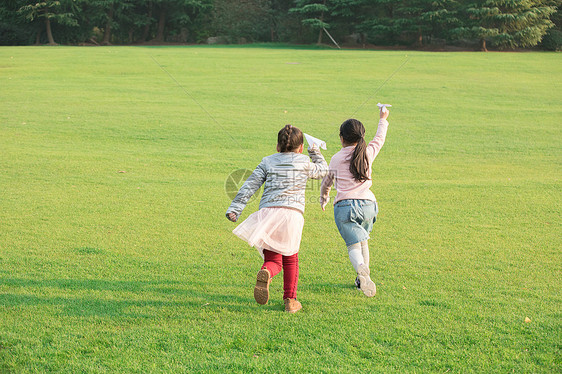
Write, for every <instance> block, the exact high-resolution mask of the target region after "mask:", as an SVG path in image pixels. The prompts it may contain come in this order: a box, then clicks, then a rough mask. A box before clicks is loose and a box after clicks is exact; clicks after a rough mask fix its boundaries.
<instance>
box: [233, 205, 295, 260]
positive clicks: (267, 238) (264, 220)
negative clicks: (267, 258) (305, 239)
mask: <svg viewBox="0 0 562 374" xmlns="http://www.w3.org/2000/svg"><path fill="white" fill-rule="evenodd" d="M303 227H304V217H303V215H302V213H301V212H299V211H298V210H295V209H290V208H262V209H260V210H258V211H257V212H255V213H252V214H250V216H249V217H248V218H246V219H245V220H244V222H242V223H241V224H240V225H238V227H236V228H235V229H234V230H233V231H232V232H233V233H234V234H235V235H236V236H238V237H239V238H240V239H242V240H244V241H246V242H248V244H249V245H251V246H252V247H256V249H257V250H258V252H259V253H260V255H261V256H262V257H263V250H264V249H267V250H269V251H273V252H277V253H280V254H282V255H283V256H292V255H294V254H295V253H298V251H299V247H300V245H301V237H302V228H303Z"/></svg>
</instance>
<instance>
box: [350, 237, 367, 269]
mask: <svg viewBox="0 0 562 374" xmlns="http://www.w3.org/2000/svg"><path fill="white" fill-rule="evenodd" d="M347 253H348V254H349V261H351V265H353V268H354V269H355V271H356V272H359V266H361V265H362V264H364V263H365V261H364V260H363V254H362V253H361V243H355V244H352V245H350V246H348V247H347Z"/></svg>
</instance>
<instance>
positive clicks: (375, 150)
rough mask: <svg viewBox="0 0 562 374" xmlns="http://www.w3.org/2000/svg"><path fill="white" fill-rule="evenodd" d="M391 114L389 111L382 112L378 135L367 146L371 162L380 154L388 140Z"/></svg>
mask: <svg viewBox="0 0 562 374" xmlns="http://www.w3.org/2000/svg"><path fill="white" fill-rule="evenodd" d="M388 115H389V112H388V109H387V110H386V111H384V112H383V111H382V110H381V112H380V120H379V125H378V127H377V133H376V134H375V137H374V138H373V140H371V141H370V142H369V144H368V145H367V158H368V159H369V160H374V159H375V157H377V155H378V154H379V152H380V150H381V148H382V146H383V145H384V141H385V139H386V130H387V129H388V121H387V120H386V119H387V118H388Z"/></svg>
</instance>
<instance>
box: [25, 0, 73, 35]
mask: <svg viewBox="0 0 562 374" xmlns="http://www.w3.org/2000/svg"><path fill="white" fill-rule="evenodd" d="M68 5H70V7H69V8H71V7H72V1H71V2H70V3H69V4H68ZM19 12H20V13H21V14H23V15H24V16H25V18H26V19H27V20H28V21H30V22H34V21H36V20H38V19H41V18H42V19H44V20H45V30H46V32H47V38H48V40H49V44H50V45H56V44H57V43H56V42H55V39H54V38H53V33H52V28H51V26H52V25H51V21H53V22H57V23H60V24H63V25H68V26H77V25H78V22H77V21H76V19H75V17H74V14H73V13H72V12H64V8H63V6H62V5H61V2H60V1H54V0H47V1H42V2H38V3H35V4H29V5H24V6H22V7H21V8H20V9H19Z"/></svg>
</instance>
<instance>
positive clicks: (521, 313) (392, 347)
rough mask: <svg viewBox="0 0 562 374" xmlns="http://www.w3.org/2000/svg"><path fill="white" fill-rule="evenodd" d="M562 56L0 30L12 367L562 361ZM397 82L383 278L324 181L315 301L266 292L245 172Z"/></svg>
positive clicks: (5, 357) (309, 267)
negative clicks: (240, 234) (354, 250)
mask: <svg viewBox="0 0 562 374" xmlns="http://www.w3.org/2000/svg"><path fill="white" fill-rule="evenodd" d="M153 58H154V59H155V60H156V61H157V62H158V63H159V64H161V65H162V67H163V68H164V69H166V70H167V71H168V72H169V73H170V74H172V76H173V77H174V78H175V79H177V81H178V82H179V83H180V84H181V85H182V86H183V87H184V88H185V89H186V90H187V93H186V92H184V91H183V90H182V88H180V87H179V86H178V85H177V84H176V82H174V80H173V79H172V78H170V76H168V75H167V74H166V72H165V71H164V70H162V69H161V68H160V67H159V66H158V65H157V63H155V61H154V60H153ZM407 59H409V60H407ZM406 60H407V61H408V62H407V63H406V64H405V65H404V66H403V67H402V69H400V70H399V71H398V72H397V73H396V74H395V75H394V76H393V77H392V79H391V80H390V81H388V82H387V83H386V84H385V85H384V86H383V87H382V88H381V89H380V91H379V92H378V93H377V94H376V95H375V96H373V94H374V93H375V91H376V90H377V88H378V87H379V86H380V85H381V84H382V83H383V82H384V81H385V80H386V79H387V78H388V77H389V76H390V75H391V74H392V73H393V72H395V71H396V69H397V68H398V67H399V66H400V65H401V64H402V63H403V62H404V61H406ZM561 78H562V56H561V55H560V54H554V53H423V52H404V51H400V52H395V51H393V52H383V51H351V50H347V51H338V50H317V49H311V50H306V49H289V48H207V47H175V48H158V47H153V48H149V47H147V48H142V47H137V48H134V47H107V48H102V47H100V48H80V47H74V48H72V47H54V48H44V47H41V48H37V47H35V48H34V47H19V48H11V47H10V48H9V47H3V48H0V87H1V89H0V373H28V372H63V373H80V372H92V373H94V372H95V373H104V372H108V373H109V372H112V373H113V372H123V373H147V372H151V373H152V372H154V373H159V372H173V373H176V372H240V373H243V372H276V373H286V372H298V373H302V372H324V373H328V372H331V373H336V372H337V373H340V372H341V373H355V372H385V373H386V372H397V373H398V372H400V373H403V372H435V373H445V372H448V373H467V372H479V373H482V372H486V373H489V372H498V373H505V372H512V371H513V372H519V373H521V372H527V373H539V372H545V373H546V372H557V371H559V370H560V366H561V359H560V347H561V340H560V336H561V322H560V321H561V305H562V304H561V299H562V296H561V292H560V284H561V283H560V276H561V267H562V266H561V251H560V247H561V244H562V232H561V222H560V215H561V207H562V204H561V199H560V191H561V188H562V167H561V166H562V147H561V142H562V134H561V123H562V107H561V105H560V103H561V102H562V87H561V84H560V82H561ZM190 95H191V96H192V97H190ZM193 98H195V100H196V101H197V102H196V101H194V100H193ZM369 98H371V100H370V101H368V102H367V103H366V104H365V105H363V106H361V105H362V104H363V103H364V102H365V101H366V100H367V99H369ZM378 101H381V102H388V103H391V104H393V108H392V109H393V110H392V112H391V116H390V118H389V122H390V127H389V131H388V136H387V141H386V144H385V146H384V148H383V149H382V151H381V153H380V155H379V157H378V158H377V159H376V161H375V163H374V184H373V191H374V192H375V195H376V196H377V199H378V201H379V204H380V213H379V217H378V221H377V223H376V224H375V228H374V231H373V234H372V237H371V240H370V248H371V268H372V272H373V274H374V275H372V277H373V280H374V281H375V282H376V283H377V290H378V292H377V295H376V297H374V298H371V299H368V298H365V297H364V296H363V294H362V293H361V292H358V291H357V290H355V289H354V288H353V280H354V278H355V275H354V273H353V269H352V267H351V265H350V263H349V260H348V258H347V251H346V248H345V245H344V243H343V241H342V239H341V238H340V237H339V234H338V232H337V229H336V227H335V224H334V222H333V210H332V209H331V208H330V209H327V211H326V212H325V213H323V212H322V211H321V210H320V208H319V206H318V205H317V204H313V203H310V204H308V205H307V211H306V213H305V229H304V233H303V241H302V245H301V251H300V280H299V299H300V300H301V302H302V303H303V306H304V309H303V310H302V312H299V313H297V314H295V315H288V314H286V313H284V312H283V301H282V299H281V297H282V277H281V276H278V277H276V278H275V279H274V281H273V284H272V299H271V300H270V302H269V304H268V305H265V306H260V305H258V304H256V303H255V301H254V299H253V286H254V284H255V274H256V272H257V271H258V269H259V267H260V266H261V258H260V257H259V255H258V254H257V252H256V251H255V250H254V249H253V248H250V247H248V246H247V244H246V243H244V242H242V241H241V240H239V239H238V238H236V237H235V236H234V235H233V234H232V233H231V230H232V229H233V228H234V227H235V224H233V223H231V222H229V221H227V220H226V219H225V217H224V213H225V210H226V208H227V207H228V205H229V204H230V200H229V197H228V196H227V194H226V193H225V187H224V183H225V181H226V179H227V177H228V175H229V173H230V172H232V171H233V170H236V169H244V168H246V169H253V168H254V167H255V166H256V165H257V164H258V163H259V162H260V160H261V159H262V157H264V156H266V155H269V154H272V153H274V152H275V145H276V136H277V131H278V130H279V129H280V128H281V127H283V125H285V124H286V123H291V124H293V125H295V126H298V127H300V128H301V129H302V130H303V131H305V132H308V133H310V134H312V135H314V136H317V137H319V138H323V139H325V140H327V142H328V151H325V152H324V155H325V156H326V158H327V159H329V158H330V157H331V156H332V155H333V154H334V153H336V152H337V151H338V150H339V139H338V129H339V125H340V123H341V122H342V121H343V120H345V119H347V118H349V117H350V116H352V115H354V116H355V117H356V118H358V119H360V120H361V121H362V122H363V123H364V124H365V125H366V127H367V134H368V136H369V137H372V136H373V135H374V133H375V131H376V125H377V122H378V111H377V107H376V103H377V102H378ZM198 103H199V104H200V105H199V104H198ZM201 106H202V107H203V108H204V109H203V108H202V107H201ZM358 109H359V110H358ZM205 110H206V111H208V112H209V114H210V115H211V116H212V117H213V118H214V120H213V119H211V117H210V116H209V115H208V114H207V113H206V112H205ZM355 112H356V113H355ZM309 187H310V188H309V191H307V198H310V200H314V199H315V197H317V196H318V187H319V184H318V183H310V186H309ZM256 209H257V201H254V202H253V203H251V204H250V205H248V207H247V208H246V210H245V211H244V214H243V215H242V218H245V217H247V216H248V215H249V214H250V213H252V212H254V211H256ZM526 318H528V319H530V322H525V319H526Z"/></svg>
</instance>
